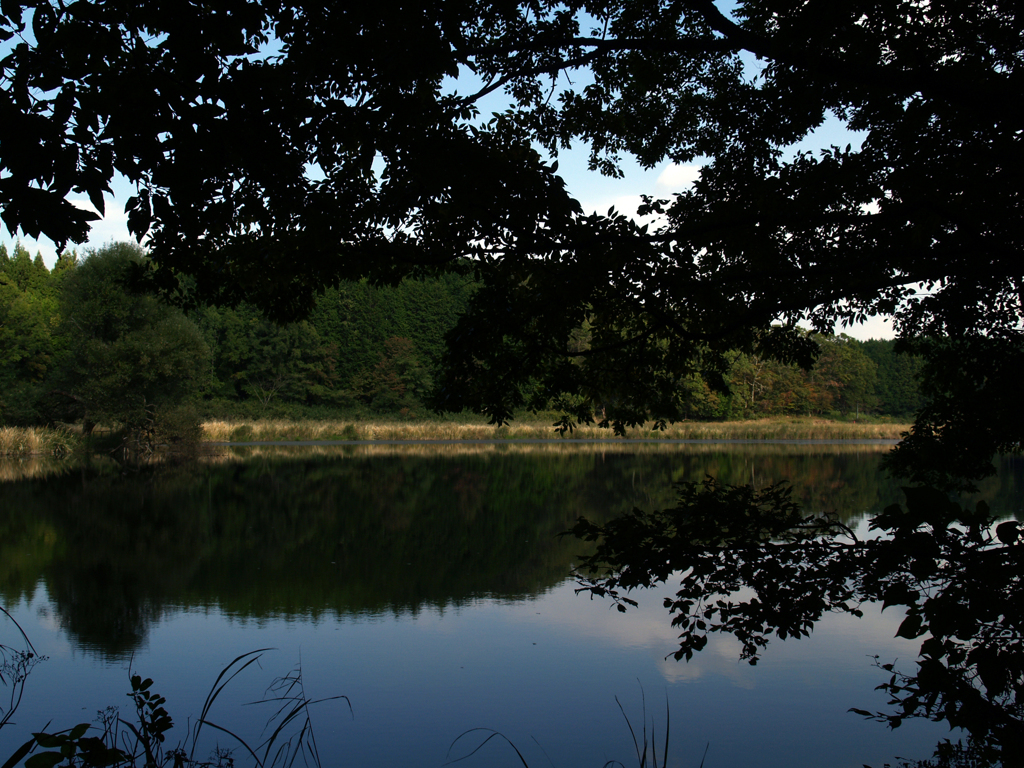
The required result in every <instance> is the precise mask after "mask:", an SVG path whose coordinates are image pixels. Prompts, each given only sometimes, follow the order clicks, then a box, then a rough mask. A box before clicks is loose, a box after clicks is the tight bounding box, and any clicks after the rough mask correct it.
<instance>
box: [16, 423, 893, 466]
mask: <svg viewBox="0 0 1024 768" xmlns="http://www.w3.org/2000/svg"><path fill="white" fill-rule="evenodd" d="M909 429H910V424H894V423H893V424H890V423H862V422H847V421H832V420H829V419H816V418H810V417H794V418H791V419H786V418H774V419H758V420H753V421H724V422H696V421H684V422H677V423H675V424H669V425H667V426H666V428H665V429H663V430H655V429H653V428H652V427H648V426H646V425H645V426H639V427H631V428H627V429H626V433H625V435H621V436H618V435H614V434H613V433H612V431H611V429H600V428H598V427H596V426H594V425H588V426H581V427H576V428H574V429H573V430H572V431H571V432H565V433H562V434H559V433H558V432H557V431H555V428H554V426H552V424H551V422H550V421H548V420H543V421H541V420H531V421H520V422H513V423H511V424H506V425H503V426H500V427H495V426H493V425H490V424H486V423H483V422H482V421H481V422H477V423H471V422H454V421H452V422H448V421H397V420H391V421H389V420H385V419H381V420H377V421H359V420H351V419H349V420H344V419H339V420H326V419H297V420H289V419H246V420H227V419H223V420H207V421H205V422H203V423H202V425H201V431H202V437H201V439H200V441H199V445H208V446H211V447H213V446H216V447H224V446H238V447H243V446H260V445H262V446H267V447H269V446H272V445H275V444H276V445H297V444H305V445H358V444H378V445H379V444H401V443H409V444H454V443H464V444H474V443H476V444H485V443H487V444H501V443H512V444H533V443H552V444H558V443H584V442H586V443H608V444H624V443H648V444H666V445H667V444H673V443H675V444H684V443H693V444H702V443H725V444H728V443H733V444H744V443H747V444H749V443H764V442H776V443H779V442H782V443H802V444H814V443H822V444H823V443H836V442H846V443H851V444H853V443H856V442H861V441H866V442H869V443H872V444H881V443H895V442H898V441H899V440H900V439H901V433H904V432H907V431H908V430H909ZM81 443H82V437H81V433H80V430H79V429H76V428H74V427H67V426H63V427H2V428H0V457H6V458H17V457H23V456H41V455H49V456H57V457H62V456H67V455H69V454H71V453H74V452H75V451H76V450H78V449H79V448H80V446H81Z"/></svg>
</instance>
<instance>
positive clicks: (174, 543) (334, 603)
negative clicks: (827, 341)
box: [0, 444, 1022, 766]
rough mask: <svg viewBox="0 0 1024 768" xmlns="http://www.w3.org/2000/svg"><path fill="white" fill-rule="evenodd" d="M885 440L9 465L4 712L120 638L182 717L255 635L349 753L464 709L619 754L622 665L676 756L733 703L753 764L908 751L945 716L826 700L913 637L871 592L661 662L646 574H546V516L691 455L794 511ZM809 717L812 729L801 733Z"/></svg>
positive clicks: (635, 494)
mask: <svg viewBox="0 0 1024 768" xmlns="http://www.w3.org/2000/svg"><path fill="white" fill-rule="evenodd" d="M886 450H887V446H884V445H874V446H863V445H860V446H852V445H843V446H818V445H812V446H799V445H728V446H645V447H642V448H639V449H637V448H633V447H626V446H609V445H602V446H581V445H579V444H573V445H570V446H554V447H551V446H524V447H517V446H475V447H473V448H470V449H467V448H464V447H457V446H448V447H443V448H438V447H429V448H428V447H416V448H411V449H410V448H398V447H393V446H392V447H374V446H360V447H357V448H352V447H346V448H332V449H328V448H316V449H312V450H301V449H287V450H281V449H277V450H274V451H266V450H260V449H246V450H242V451H233V452H225V453H223V454H221V455H217V456H212V457H206V458H205V459H203V460H202V461H201V462H199V463H197V464H192V465H173V466H171V465H169V466H151V467H145V468H141V469H139V470H138V471H131V472H125V471H124V469H123V468H122V467H120V466H118V465H116V464H114V463H112V462H109V463H104V462H96V463H93V464H91V465H83V466H76V467H67V466H59V467H57V468H56V469H54V468H53V467H50V468H46V469H45V470H44V471H41V472H40V473H38V474H36V475H35V476H34V477H30V476H29V475H30V473H27V472H25V471H24V469H20V470H19V471H18V473H17V477H16V478H14V479H11V480H8V481H4V482H2V483H0V509H2V510H3V512H2V514H0V595H2V597H3V600H4V603H5V605H8V606H20V608H19V613H18V614H17V615H18V616H19V617H20V618H19V620H24V621H25V622H26V623H27V625H28V626H27V628H28V629H29V631H30V632H31V633H32V634H33V640H39V644H40V645H41V646H42V647H41V648H40V650H41V651H42V652H43V653H47V654H49V655H51V656H52V657H53V658H52V659H51V661H50V662H47V664H46V665H43V666H41V667H40V668H39V672H38V675H39V679H38V682H37V681H35V680H34V681H33V682H34V683H37V685H38V687H37V688H36V689H35V690H36V691H37V697H36V698H35V699H33V700H31V701H29V702H28V703H27V704H26V707H25V709H24V710H23V712H22V713H21V714H22V716H21V720H22V721H23V722H24V723H25V724H26V726H27V727H32V726H35V727H40V726H41V724H42V723H43V722H45V721H46V720H47V719H49V718H51V717H54V718H58V720H59V722H61V723H63V722H64V720H63V719H60V718H64V719H68V724H70V722H71V720H74V721H75V722H77V721H78V720H75V719H74V718H80V719H82V718H84V719H88V718H87V717H85V716H84V715H82V714H81V709H82V707H83V706H84V707H85V708H86V710H87V712H90V713H91V711H92V709H95V708H98V707H101V706H105V705H106V704H108V703H111V702H116V701H118V700H120V699H122V698H123V687H124V675H123V674H121V673H119V672H117V668H118V667H123V666H124V665H126V664H127V663H128V662H127V660H128V659H130V658H132V656H133V655H134V658H135V661H134V664H135V665H136V666H137V667H138V666H139V665H140V664H141V665H144V669H143V671H144V672H145V674H147V675H149V676H152V677H154V679H156V680H157V681H158V683H163V685H161V690H160V692H161V693H163V694H164V695H168V698H169V701H171V702H172V703H175V702H192V703H193V704H192V705H191V706H192V709H191V710H190V709H189V705H188V704H179V706H181V707H184V710H183V711H181V717H184V715H186V714H188V712H189V711H191V712H192V714H195V712H196V711H197V710H198V706H200V705H201V702H202V699H203V697H204V696H205V693H206V688H207V687H208V685H209V684H210V683H211V682H212V680H213V679H215V678H216V675H217V673H218V672H219V671H220V668H221V667H222V666H223V664H225V663H226V662H227V661H230V659H231V658H234V656H236V655H238V654H239V653H242V652H244V651H247V650H250V649H252V648H255V647H263V646H276V647H281V648H283V649H286V653H288V654H291V655H289V656H288V657H287V658H285V659H284V660H283V662H282V663H283V664H284V666H285V667H288V666H290V665H291V664H292V663H294V661H295V658H296V656H298V655H299V653H301V657H302V660H303V664H304V666H305V667H306V668H307V669H313V670H316V671H317V675H318V678H319V679H318V681H317V682H318V684H319V686H320V688H322V689H323V690H320V691H318V692H315V693H319V694H320V695H332V694H335V693H344V694H346V695H349V696H350V697H351V698H352V700H353V702H354V704H355V708H356V715H357V720H356V724H355V725H353V724H350V723H342V722H341V721H332V723H333V725H331V727H330V728H331V735H330V736H329V737H328V736H325V737H324V738H325V742H326V744H328V745H331V744H333V745H334V746H333V747H331V746H327V747H325V748H326V749H334V750H336V753H338V754H343V755H344V756H345V757H346V759H347V761H349V762H353V763H355V764H360V765H384V764H394V763H398V762H413V763H415V764H440V763H442V762H443V755H444V753H445V751H446V749H447V746H448V743H449V742H450V741H451V739H453V738H454V737H455V736H456V735H458V733H460V732H461V731H462V730H464V729H466V728H470V727H475V726H487V727H493V728H499V729H502V730H503V732H507V734H508V735H509V736H510V737H512V738H514V739H515V740H516V741H517V744H520V745H529V744H532V741H531V737H537V738H538V740H539V741H540V742H541V743H542V744H543V746H544V750H545V751H546V752H548V753H550V754H551V755H552V759H553V761H554V763H555V764H556V765H567V766H568V765H580V766H582V765H603V764H604V763H605V762H606V761H607V760H609V759H618V760H627V759H628V757H629V754H630V751H629V749H630V744H629V743H628V731H626V730H625V729H624V727H623V723H622V720H621V714H620V713H619V712H618V710H617V708H616V707H615V705H614V698H613V697H614V696H615V695H617V694H618V695H620V696H622V697H623V699H624V701H626V702H627V703H628V704H629V705H630V706H632V707H633V708H632V709H631V710H630V713H631V714H632V715H633V716H634V717H635V716H636V714H637V711H638V710H637V707H638V706H639V704H638V701H637V696H636V691H637V685H636V678H638V677H639V678H640V679H641V681H642V682H643V684H644V686H645V688H646V690H647V691H648V694H649V695H650V696H651V697H652V699H651V700H652V701H654V700H656V701H659V702H660V701H661V700H662V699H663V697H664V695H665V691H666V690H668V691H669V695H670V697H671V699H672V708H673V709H672V711H673V718H674V721H673V728H674V729H675V728H677V725H676V724H677V723H678V730H677V731H676V733H678V734H679V736H680V741H679V742H677V743H678V744H680V747H679V750H678V751H677V752H675V755H676V757H677V758H678V760H679V761H680V762H681V763H682V764H686V765H689V764H696V763H699V762H700V759H699V756H700V753H701V752H702V750H703V746H704V744H705V742H706V741H708V740H710V741H712V743H713V747H712V751H711V752H710V753H709V763H708V764H713V765H738V764H747V763H749V762H750V758H751V753H750V752H749V751H744V749H747V747H744V746H743V745H742V744H740V743H738V742H739V741H742V740H741V739H738V737H737V730H738V728H740V729H742V732H744V733H748V734H750V736H749V740H750V741H751V742H752V743H754V744H755V745H759V746H755V749H757V750H759V752H757V753H756V754H757V755H758V762H759V763H760V764H762V765H773V764H776V765H799V764H816V763H817V762H819V761H816V760H815V759H814V758H813V757H811V756H813V755H815V754H816V755H817V756H819V757H820V755H821V754H829V755H831V756H835V757H836V759H835V760H832V761H831V762H832V763H833V764H837V765H839V764H849V765H858V766H859V765H861V764H862V763H864V762H869V763H870V762H872V761H874V762H875V763H876V764H879V765H880V764H881V763H882V762H884V761H891V760H892V758H893V756H894V755H895V754H896V752H895V751H894V750H903V752H902V754H910V753H913V750H914V749H916V748H918V747H919V748H920V749H919V750H918V756H920V757H924V756H927V754H928V753H930V748H931V746H933V745H934V743H935V741H936V740H937V738H940V737H942V736H944V735H946V733H945V732H944V731H943V732H939V733H937V732H936V731H934V730H932V731H930V732H928V733H924V734H923V735H921V736H920V737H917V736H915V735H914V733H913V730H912V729H901V731H900V732H899V733H897V734H896V735H895V736H894V737H893V738H897V739H900V740H901V741H895V742H892V741H887V739H888V738H889V736H888V735H884V734H883V733H882V732H880V729H879V728H878V726H876V725H874V724H872V723H862V722H860V721H859V720H858V718H856V717H855V716H853V715H847V714H846V710H847V709H848V708H849V707H851V706H858V707H864V708H869V709H870V708H881V707H884V704H885V702H884V697H882V696H881V695H880V694H875V693H873V692H872V689H873V688H874V686H875V685H877V684H878V682H880V681H879V680H878V679H876V677H877V670H874V669H873V668H872V667H871V666H870V663H869V660H868V658H867V656H868V654H870V653H882V654H888V655H890V656H892V655H900V654H905V655H906V657H907V658H912V657H913V656H912V654H916V645H917V644H916V643H910V645H912V646H914V647H912V648H910V649H909V650H906V651H904V650H901V645H900V644H901V643H905V642H907V641H902V640H891V639H890V638H892V636H893V634H894V633H895V627H896V626H898V623H899V621H900V619H901V617H900V616H899V615H898V613H896V612H894V611H893V610H892V609H890V610H889V611H888V612H886V613H885V614H880V615H877V616H870V617H867V618H866V619H865V620H863V621H862V622H852V623H822V624H821V625H819V627H818V628H817V629H816V630H815V635H814V636H813V637H812V638H810V639H809V640H805V641H801V642H799V643H779V644H776V645H773V648H772V653H771V654H769V655H768V657H766V658H765V660H764V661H763V662H762V664H761V665H759V666H758V667H757V668H756V669H750V668H749V667H747V666H746V665H744V664H740V663H739V662H738V652H737V649H736V648H735V647H733V646H732V645H731V643H732V642H733V641H731V640H729V639H728V638H725V639H723V640H722V641H721V646H720V647H718V646H715V647H709V648H708V649H707V651H705V653H704V654H703V658H701V659H700V660H699V663H698V662H695V663H693V664H680V663H677V662H675V661H665V658H664V657H665V655H666V654H668V653H670V652H671V651H672V650H674V649H675V647H676V646H677V643H676V639H675V632H674V631H673V630H672V628H671V627H670V626H669V624H668V622H667V621H666V620H665V613H664V609H663V608H662V607H661V602H660V600H661V596H659V594H657V593H652V594H650V595H647V596H645V597H644V598H642V603H641V610H639V611H636V612H631V613H630V614H629V615H626V616H620V615H619V614H617V613H615V612H614V611H609V610H608V607H607V606H606V605H602V604H601V603H600V602H593V603H592V602H590V601H588V600H587V599H586V598H585V597H582V596H576V595H575V594H574V592H573V587H574V584H573V582H571V581H567V575H568V574H569V572H570V569H571V566H572V563H573V562H574V560H575V558H576V556H577V555H578V554H580V553H581V550H582V548H583V547H584V546H585V545H584V544H582V543H581V542H579V541H576V540H572V539H559V538H558V537H557V536H556V534H557V533H559V532H560V531H563V530H566V529H567V528H569V527H570V526H571V525H572V523H573V522H574V521H575V519H576V518H577V517H578V516H580V515H585V516H587V517H588V518H591V519H593V520H595V521H598V522H601V521H604V520H607V519H609V518H610V517H611V516H613V515H618V514H620V513H621V512H623V511H625V510H627V509H629V508H630V507H633V506H641V507H645V508H658V507H665V506H670V505H672V504H673V503H674V501H675V495H674V492H673V489H672V483H674V482H677V481H680V480H700V479H701V478H703V477H704V475H705V474H711V475H713V476H716V477H718V478H719V479H720V480H721V481H722V482H725V483H745V482H753V483H755V484H757V485H765V484H768V483H772V482H777V481H779V480H782V479H788V480H790V481H791V482H792V483H793V485H794V487H795V488H796V489H797V495H798V496H799V497H800V500H801V502H802V503H803V504H804V505H805V507H807V508H808V509H809V510H810V511H822V510H825V509H829V510H834V511H836V512H838V514H839V515H840V516H841V517H842V518H843V519H844V520H845V521H847V522H848V523H854V522H856V521H857V520H861V519H863V518H864V516H865V515H870V514H873V513H876V512H878V511H879V510H881V509H882V507H884V506H885V505H886V504H888V503H890V502H892V501H895V500H897V498H898V496H899V490H898V485H897V484H896V483H894V482H892V481H890V480H887V479H885V478H883V477H881V476H880V475H879V474H878V472H877V464H878V461H879V459H880V457H881V455H882V454H883V453H884V452H885V451H886ZM12 474H14V473H12ZM1021 481H1022V471H1021V465H1020V463H1019V462H1017V463H1013V462H1010V461H1009V460H1006V461H1005V462H1004V464H1003V466H1002V467H1001V472H1000V475H999V477H998V478H996V479H992V480H991V481H989V483H988V486H987V487H986V488H985V489H984V490H985V492H986V494H987V496H988V497H989V498H990V499H992V500H993V504H994V505H995V506H996V507H997V508H1004V509H1006V510H1008V511H1013V509H1014V506H1013V505H1015V504H1016V505H1019V503H1020V499H1021V492H1020V489H1021V486H1022V482H1021ZM823 659H825V661H822V660H823ZM111 665H112V666H113V667H114V668H115V674H113V675H110V674H109V672H110V670H109V669H107V667H108V666H111ZM101 673H102V674H101ZM261 682H262V683H264V684H265V683H266V680H262V681H261ZM328 683H329V685H328ZM48 685H52V686H53V687H52V688H48V687H46V686H48ZM40 691H46V692H47V693H42V694H40V693H38V692H40ZM260 692H261V691H256V694H258V693H260ZM238 695H239V699H240V700H243V699H244V697H245V695H246V692H245V691H244V689H243V690H241V691H239V694H238ZM254 697H256V698H258V695H255V696H254ZM83 698H84V699H86V701H82V703H81V704H79V703H78V702H79V701H81V700H82V699H83ZM773 698H774V699H775V700H774V701H773ZM55 702H59V704H56V703H55ZM65 705H67V707H68V708H69V713H64V712H62V711H58V709H57V707H58V706H65ZM658 706H659V707H660V706H661V704H659V705H658ZM826 710H827V712H828V715H827V717H828V718H831V719H827V720H820V718H823V717H825V714H823V713H824V712H825V711H826ZM659 711H660V710H659ZM675 718H678V720H676V719H675ZM801 721H802V722H804V723H806V724H807V725H804V726H802V727H798V728H794V726H793V723H794V722H801ZM787 723H788V725H787ZM822 723H824V724H822ZM916 727H917V726H916V725H915V726H914V728H916ZM837 728H838V729H839V731H840V732H836V729H837ZM829 731H830V732H831V741H830V743H829V750H830V751H827V752H817V753H815V752H814V751H813V749H815V747H814V745H815V744H816V743H817V740H819V739H821V738H824V734H825V733H826V732H829ZM940 731H941V729H940ZM595 734H596V735H597V736H595ZM908 734H909V736H908ZM598 736H599V737H600V738H598ZM606 736H607V737H608V739H611V742H609V741H608V740H607V739H606V738H605V737H606ZM4 738H6V735H4ZM12 738H13V737H12ZM674 738H675V737H674ZM915 738H916V739H917V741H915V740H914V739H915ZM907 739H910V740H909V741H907ZM332 740H333V741H332ZM619 742H622V743H619ZM876 742H877V744H876ZM3 743H5V742H3V741H0V746H2V745H3ZM385 744H386V745H389V747H388V748H387V749H383V748H382V745H385ZM609 744H611V746H609ZM868 744H871V745H872V746H871V747H870V749H869V748H867V747H866V746H865V745H868ZM844 745H845V746H844ZM915 745H916V746H915ZM798 748H799V749H798ZM559 749H563V751H562V752H558V750H559ZM921 749H923V750H924V751H923V752H921V751H920V750H921ZM403 750H404V751H403ZM793 750H797V752H794V751H793ZM799 750H803V751H802V752H800V751H799ZM808 750H811V751H808ZM872 750H874V751H873V752H872ZM776 752H777V759H776V755H775V754H774V753H776ZM798 753H799V754H804V755H807V756H809V757H806V758H805V759H803V762H801V760H802V759H801V758H798V757H796V756H795V755H797V754H798ZM2 754H3V753H0V755H2ZM425 755H429V756H430V758H429V759H418V758H417V756H418V757H422V756H425ZM410 756H413V758H417V759H413V758H410ZM711 756H714V757H715V759H714V760H712V759H711ZM504 757H505V756H504V755H502V756H495V755H488V757H487V759H485V760H484V761H483V762H482V763H476V764H487V765H490V764H497V763H498V762H500V760H501V759H503V758H504ZM534 758H535V759H531V765H534V764H537V765H540V764H547V758H546V757H544V755H543V754H542V753H538V754H537V755H535V756H534ZM513 763H514V760H513V761H511V762H510V764H513Z"/></svg>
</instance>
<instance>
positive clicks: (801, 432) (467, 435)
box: [203, 418, 909, 442]
mask: <svg viewBox="0 0 1024 768" xmlns="http://www.w3.org/2000/svg"><path fill="white" fill-rule="evenodd" d="M908 429H909V425H907V424H858V423H852V422H839V421H828V420H825V419H809V418H804V419H761V420H757V421H732V422H690V421H687V422H680V423H677V424H670V425H668V427H667V428H666V429H664V430H655V429H653V426H652V425H645V426H642V427H632V428H629V429H627V430H626V435H625V437H626V438H627V439H633V440H637V439H646V440H864V439H886V440H896V439H899V437H900V435H901V433H902V432H906V431H907V430H908ZM614 438H615V435H614V434H613V433H612V431H611V430H610V429H599V428H598V427H596V426H582V427H577V428H576V429H574V430H573V431H572V432H565V433H559V432H557V431H556V430H555V428H554V427H553V426H552V425H551V424H550V423H549V422H540V421H515V422H512V423H511V424H507V425H504V426H501V427H495V426H492V425H490V424H480V423H456V422H445V421H437V422H434V421H421V422H409V421H385V420H381V421H367V422H351V421H349V422H345V421H329V420H302V421H286V420H273V419H267V420H254V421H208V422H205V423H204V424H203V439H204V440H207V441H211V442H262V441H270V440H282V441H293V440H524V439H527V440H608V439H614Z"/></svg>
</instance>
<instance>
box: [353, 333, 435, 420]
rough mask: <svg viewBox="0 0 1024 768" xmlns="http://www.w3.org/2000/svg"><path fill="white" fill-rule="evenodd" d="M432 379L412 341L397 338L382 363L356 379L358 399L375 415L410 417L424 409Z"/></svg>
mask: <svg viewBox="0 0 1024 768" xmlns="http://www.w3.org/2000/svg"><path fill="white" fill-rule="evenodd" d="M430 386H431V382H430V376H429V374H428V373H427V371H426V368H425V367H424V365H423V364H422V363H421V362H420V360H419V358H418V357H417V355H416V351H415V348H414V347H413V343H412V341H410V340H409V339H403V338H398V337H393V338H390V339H388V340H387V341H386V342H384V352H383V353H382V354H381V356H380V360H379V361H378V362H377V364H376V365H375V366H373V367H372V368H370V369H365V370H364V371H363V372H362V373H360V374H358V375H356V376H355V377H353V379H352V384H351V387H352V391H353V393H354V395H355V397H356V398H357V399H358V400H360V401H361V402H363V403H366V404H367V405H368V406H370V408H371V409H372V410H373V411H376V412H378V413H387V412H394V411H399V412H400V413H403V414H407V413H409V412H411V411H412V410H413V409H415V408H422V407H423V401H422V398H423V397H424V396H425V395H426V393H427V392H428V390H429V389H430Z"/></svg>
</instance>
